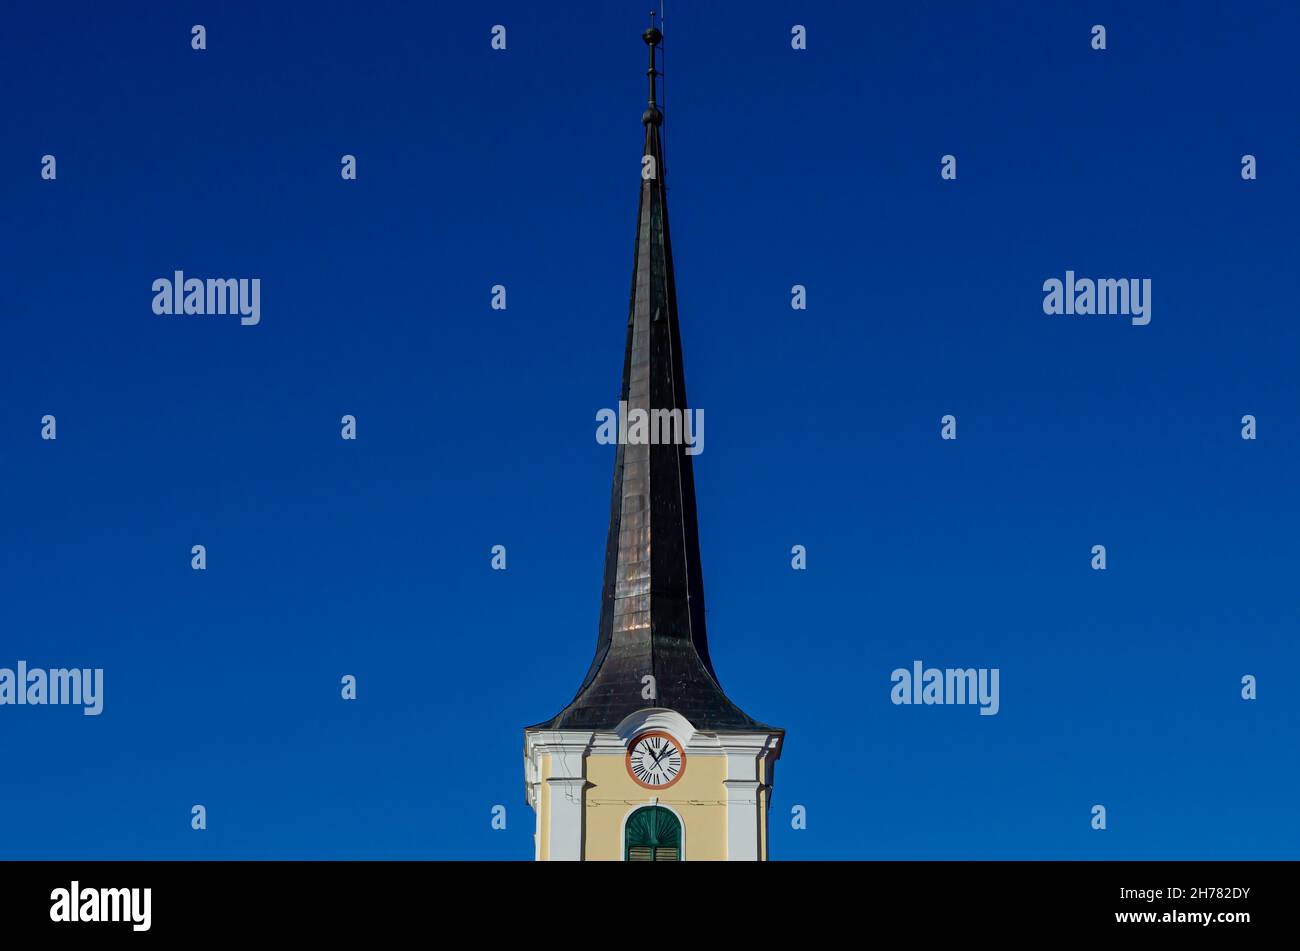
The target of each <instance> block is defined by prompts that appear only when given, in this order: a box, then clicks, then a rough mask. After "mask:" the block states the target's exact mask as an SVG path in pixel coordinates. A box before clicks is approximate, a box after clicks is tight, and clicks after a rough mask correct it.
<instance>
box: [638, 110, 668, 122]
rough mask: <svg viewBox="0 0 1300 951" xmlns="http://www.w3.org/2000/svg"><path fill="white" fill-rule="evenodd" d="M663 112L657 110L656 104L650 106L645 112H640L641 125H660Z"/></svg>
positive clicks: (662, 119)
mask: <svg viewBox="0 0 1300 951" xmlns="http://www.w3.org/2000/svg"><path fill="white" fill-rule="evenodd" d="M663 121H664V114H663V113H662V112H660V111H659V109H658V107H657V106H651V107H650V108H649V109H647V110H646V111H645V112H643V113H641V124H642V125H662V124H663Z"/></svg>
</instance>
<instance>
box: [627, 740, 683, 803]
mask: <svg viewBox="0 0 1300 951" xmlns="http://www.w3.org/2000/svg"><path fill="white" fill-rule="evenodd" d="M647 736H662V737H663V738H664V739H666V740H668V741H669V742H670V743H672V744H673V746H675V747H677V750H678V751H679V752H680V753H681V754H682V768H681V769H680V770H678V771H677V775H676V776H674V777H673V778H672V780H671V781H670V782H666V783H664V784H663V785H662V786H654V785H651V784H650V783H643V782H641V780H639V779H637V778H636V773H634V772H632V750H634V749H635V748H636V745H637V744H638V743H640V742H641V741H642V740H644V739H645V738H646V737H647ZM687 765H688V764H687V761H686V749H685V747H684V746H683V744H682V741H681V740H679V739H677V737H675V736H673V735H672V734H671V733H666V732H664V731H663V730H646V731H645V732H644V733H638V734H637V735H636V736H634V737H632V741H631V742H630V743H628V744H627V753H626V754H624V756H623V766H624V768H626V769H627V774H628V775H629V776H631V777H632V782H634V783H636V784H637V785H638V786H640V787H642V788H643V789H667V788H668V787H669V786H675V785H676V784H677V783H678V782H679V781H680V780H681V778H682V777H683V776H685V775H686V767H687Z"/></svg>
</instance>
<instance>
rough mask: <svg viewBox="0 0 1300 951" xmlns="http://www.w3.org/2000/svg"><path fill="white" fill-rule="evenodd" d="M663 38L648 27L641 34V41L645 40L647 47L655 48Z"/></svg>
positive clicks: (656, 31)
mask: <svg viewBox="0 0 1300 951" xmlns="http://www.w3.org/2000/svg"><path fill="white" fill-rule="evenodd" d="M663 38H664V35H663V34H662V33H660V32H659V31H658V30H657V29H655V28H654V27H650V29H648V30H646V31H645V32H644V33H642V34H641V39H643V40H645V42H646V45H647V46H657V45H658V44H659V42H660V41H661V40H663Z"/></svg>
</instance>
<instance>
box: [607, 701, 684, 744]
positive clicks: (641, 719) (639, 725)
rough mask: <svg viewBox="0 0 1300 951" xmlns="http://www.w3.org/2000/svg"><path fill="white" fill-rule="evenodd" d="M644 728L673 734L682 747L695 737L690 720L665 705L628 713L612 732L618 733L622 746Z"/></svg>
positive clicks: (639, 733) (642, 731) (638, 734)
mask: <svg viewBox="0 0 1300 951" xmlns="http://www.w3.org/2000/svg"><path fill="white" fill-rule="evenodd" d="M646 730H663V731H664V732H665V733H668V734H670V735H672V736H675V737H676V738H677V739H678V741H679V742H680V743H681V744H682V749H686V748H687V747H689V746H690V745H691V741H692V740H693V739H694V738H695V727H694V726H693V725H692V724H691V721H690V720H688V719H686V718H685V717H684V716H682V715H681V714H680V713H678V712H677V711H676V710H669V709H668V708H666V707H647V708H646V709H644V710H638V711H636V713H630V714H628V715H627V716H626V717H624V718H623V722H622V723H620V724H619V725H618V726H616V727H615V728H614V732H615V733H617V734H618V736H619V739H620V740H622V741H623V745H624V746H626V745H627V744H628V743H630V742H631V741H632V739H633V737H636V736H640V735H641V734H642V733H644V732H645V731H646Z"/></svg>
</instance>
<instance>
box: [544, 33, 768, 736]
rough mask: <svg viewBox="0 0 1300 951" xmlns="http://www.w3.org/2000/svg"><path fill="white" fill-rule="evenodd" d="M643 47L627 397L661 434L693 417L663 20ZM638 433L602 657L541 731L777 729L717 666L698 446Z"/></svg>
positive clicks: (606, 596) (611, 547) (617, 494)
mask: <svg viewBox="0 0 1300 951" xmlns="http://www.w3.org/2000/svg"><path fill="white" fill-rule="evenodd" d="M642 39H643V40H644V41H645V43H646V45H647V46H648V47H649V50H650V68H649V70H648V75H649V80H650V83H649V86H650V98H649V104H648V106H647V108H646V111H645V113H644V114H643V116H642V119H641V121H642V123H643V124H644V126H645V146H644V150H643V152H642V162H641V168H640V179H641V181H640V202H639V207H638V211H637V229H636V242H635V250H634V255H633V264H632V292H631V300H630V302H629V307H628V322H627V344H626V348H625V350H624V354H623V386H622V391H621V393H620V397H619V398H620V400H621V401H622V402H623V403H625V404H626V407H627V413H628V414H629V415H630V414H631V413H632V412H633V411H634V410H642V411H645V412H647V414H649V416H650V419H651V420H652V422H651V426H652V427H655V423H654V422H653V420H654V419H655V416H654V411H656V410H668V411H678V413H679V414H680V416H681V418H682V419H683V420H684V419H685V418H686V414H687V413H688V412H689V409H688V404H687V401H686V383H685V376H684V374H683V369H682V346H681V335H680V332H679V329H678V324H677V290H676V283H675V280H674V276H673V255H672V244H671V242H670V241H669V236H668V204H667V193H666V191H665V187H664V154H663V140H662V138H661V135H660V127H661V125H662V124H663V113H662V112H661V111H660V109H659V105H658V103H657V102H656V95H655V93H656V89H655V80H656V78H657V77H658V76H659V75H661V74H660V73H659V71H658V70H657V69H656V63H655V51H656V49H657V48H658V46H659V44H660V42H661V41H662V40H663V34H662V33H661V32H660V31H659V30H658V29H656V28H655V27H654V26H653V23H652V25H651V27H650V28H649V29H648V30H646V31H645V33H643V34H642ZM620 417H622V414H621V413H620ZM622 425H623V422H622V418H621V419H620V426H622ZM684 429H685V427H684V426H683V427H681V428H679V429H678V430H677V432H678V436H679V437H680V436H681V434H682V433H683V431H684ZM626 435H627V434H626V433H624V432H622V431H620V433H619V437H620V438H619V445H618V447H617V451H616V456H615V461H614V485H613V497H612V499H611V505H610V519H609V536H608V539H607V542H606V546H605V582H604V586H603V588H602V591H601V606H600V627H599V629H598V633H597V638H596V656H595V658H594V659H593V660H592V662H591V667H590V668H589V669H588V671H587V675H586V677H585V678H584V679H583V682H582V686H581V687H580V688H579V689H578V693H577V696H575V697H574V699H573V701H572V702H571V703H570V704H569V705H568V706H567V707H565V708H564V710H562V711H561V712H560V713H559V714H558V715H557V716H556V717H554V718H553V719H552V720H549V721H547V722H545V723H540V724H538V725H537V726H536V727H530V729H551V730H559V729H575V730H580V729H612V728H614V727H616V726H617V725H618V724H619V723H620V722H621V721H622V720H623V719H624V718H625V717H627V716H628V715H629V714H631V713H634V712H636V711H638V710H643V709H645V708H647V707H667V708H669V709H672V710H675V711H676V712H678V713H680V714H681V715H682V716H684V717H686V718H687V719H688V720H690V721H691V723H693V724H694V726H695V728H696V729H698V730H711V731H723V732H726V731H735V732H744V731H752V730H768V729H771V728H769V727H766V726H764V725H763V724H760V723H757V722H756V721H754V720H753V719H751V718H750V717H749V716H747V715H746V714H745V713H744V712H742V711H741V710H740V709H739V708H738V707H737V706H736V705H735V704H733V703H732V702H731V701H730V700H729V699H728V698H727V696H726V694H724V693H723V691H722V688H721V687H720V686H719V685H718V681H717V676H716V675H715V674H714V671H713V662H712V661H711V660H710V659H709V646H708V641H707V639H706V637H705V630H704V584H703V581H702V578H701V572H700V543H699V529H698V526H697V524H696V516H695V477H694V471H693V469H692V457H691V456H690V455H688V454H687V453H686V449H687V448H688V447H687V446H686V445H685V443H684V440H682V439H681V438H678V439H677V441H675V442H667V443H665V442H659V443H657V444H625V443H624V437H625V436H626ZM647 677H652V678H653V680H646V679H645V678H647ZM651 685H653V688H654V691H653V694H651V693H650V691H649V689H648V688H649V687H650V686H651Z"/></svg>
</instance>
